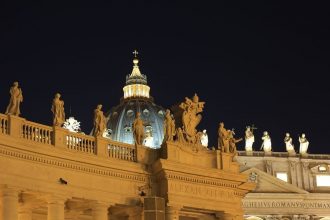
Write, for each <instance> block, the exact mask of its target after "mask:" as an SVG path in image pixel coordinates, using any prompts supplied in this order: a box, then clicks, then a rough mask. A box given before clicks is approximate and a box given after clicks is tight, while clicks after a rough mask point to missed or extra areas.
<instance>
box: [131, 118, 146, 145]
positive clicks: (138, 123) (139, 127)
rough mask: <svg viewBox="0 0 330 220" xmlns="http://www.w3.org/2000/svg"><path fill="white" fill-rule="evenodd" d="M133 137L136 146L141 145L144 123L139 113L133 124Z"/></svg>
mask: <svg viewBox="0 0 330 220" xmlns="http://www.w3.org/2000/svg"><path fill="white" fill-rule="evenodd" d="M133 137H134V142H135V144H136V145H142V143H143V139H144V122H143V120H142V119H141V113H140V112H138V113H136V118H135V120H134V122H133Z"/></svg>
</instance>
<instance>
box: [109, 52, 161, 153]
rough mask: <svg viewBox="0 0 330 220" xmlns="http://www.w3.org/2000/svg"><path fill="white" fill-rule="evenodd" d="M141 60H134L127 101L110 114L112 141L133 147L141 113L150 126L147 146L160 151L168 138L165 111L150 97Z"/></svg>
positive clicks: (114, 108)
mask: <svg viewBox="0 0 330 220" xmlns="http://www.w3.org/2000/svg"><path fill="white" fill-rule="evenodd" d="M138 63H139V60H138V59H137V57H135V58H134V59H133V70H132V73H131V74H129V75H127V77H126V85H125V86H124V88H123V91H124V97H123V98H122V99H121V100H120V104H119V105H117V106H115V107H113V108H112V109H111V110H110V111H109V112H108V113H107V117H108V118H109V120H108V125H107V127H108V129H110V132H111V138H112V139H113V140H115V141H119V142H124V143H127V144H133V143H134V139H133V133H132V123H133V120H134V118H135V115H136V113H137V112H140V113H141V118H142V120H143V121H144V122H145V123H146V127H145V132H146V138H145V143H144V145H145V146H147V147H150V148H160V145H161V144H162V141H163V138H164V128H163V121H164V114H165V110H164V108H163V107H161V106H158V105H156V104H155V103H154V101H153V98H152V97H151V96H150V94H149V93H150V87H149V86H148V85H147V76H146V75H143V74H141V72H140V69H139V66H138Z"/></svg>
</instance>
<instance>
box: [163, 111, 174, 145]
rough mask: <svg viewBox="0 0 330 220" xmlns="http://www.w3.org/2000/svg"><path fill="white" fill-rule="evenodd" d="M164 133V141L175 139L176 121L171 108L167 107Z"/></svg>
mask: <svg viewBox="0 0 330 220" xmlns="http://www.w3.org/2000/svg"><path fill="white" fill-rule="evenodd" d="M164 134H165V135H164V141H173V136H174V135H175V121H174V119H173V118H172V115H171V112H170V110H169V109H167V110H166V113H165V120H164Z"/></svg>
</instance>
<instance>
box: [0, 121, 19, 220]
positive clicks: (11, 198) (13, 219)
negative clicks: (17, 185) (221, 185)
mask: <svg viewBox="0 0 330 220" xmlns="http://www.w3.org/2000/svg"><path fill="white" fill-rule="evenodd" d="M14 117H15V116H14ZM0 198H1V203H2V206H0V207H1V210H0V211H1V212H0V220H9V219H10V220H17V219H18V191H17V190H16V189H11V188H2V189H0Z"/></svg>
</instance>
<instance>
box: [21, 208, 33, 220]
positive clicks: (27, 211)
mask: <svg viewBox="0 0 330 220" xmlns="http://www.w3.org/2000/svg"><path fill="white" fill-rule="evenodd" d="M18 220H32V209H31V208H30V207H26V206H22V205H21V206H20V207H19V208H18Z"/></svg>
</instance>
